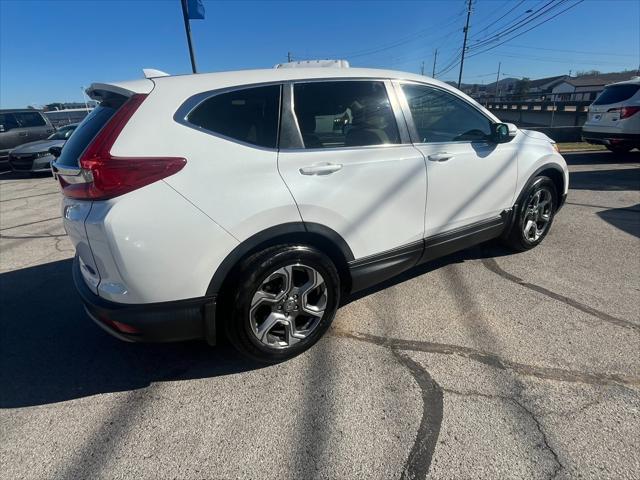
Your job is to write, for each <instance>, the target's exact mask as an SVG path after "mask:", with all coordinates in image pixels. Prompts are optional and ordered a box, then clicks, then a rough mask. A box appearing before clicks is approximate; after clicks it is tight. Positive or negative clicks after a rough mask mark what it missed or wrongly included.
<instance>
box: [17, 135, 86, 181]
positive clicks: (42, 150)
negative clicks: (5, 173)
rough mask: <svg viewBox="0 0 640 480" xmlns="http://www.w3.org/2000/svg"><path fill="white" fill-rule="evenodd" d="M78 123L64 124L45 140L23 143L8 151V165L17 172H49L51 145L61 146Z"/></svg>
mask: <svg viewBox="0 0 640 480" xmlns="http://www.w3.org/2000/svg"><path fill="white" fill-rule="evenodd" d="M77 126H78V124H72V125H65V126H64V127H60V128H59V129H58V131H56V132H55V133H53V134H51V135H50V136H49V137H48V138H47V139H45V140H36V141H35V142H29V143H24V144H22V145H20V146H19V147H17V148H14V149H13V150H11V152H9V166H10V167H11V169H12V170H14V171H19V172H30V173H39V172H51V162H52V161H53V160H54V157H53V155H51V153H49V149H50V148H51V147H62V146H63V145H64V144H65V142H66V141H67V139H68V138H69V137H70V136H71V134H72V133H73V131H74V130H75V129H76V127H77Z"/></svg>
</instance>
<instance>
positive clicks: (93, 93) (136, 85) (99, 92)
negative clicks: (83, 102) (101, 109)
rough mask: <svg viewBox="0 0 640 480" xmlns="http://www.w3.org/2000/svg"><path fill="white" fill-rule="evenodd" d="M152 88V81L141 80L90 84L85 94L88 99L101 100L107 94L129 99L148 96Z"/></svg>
mask: <svg viewBox="0 0 640 480" xmlns="http://www.w3.org/2000/svg"><path fill="white" fill-rule="evenodd" d="M153 87H155V83H153V81H151V80H149V79H147V78H143V79H139V80H131V81H128V82H116V83H92V84H91V86H90V87H89V88H87V90H86V92H87V95H88V96H89V97H90V98H92V99H94V100H102V99H103V98H104V97H105V96H107V95H108V94H109V93H115V94H118V95H124V96H125V97H130V96H132V95H135V94H136V93H141V94H148V93H150V92H151V90H153Z"/></svg>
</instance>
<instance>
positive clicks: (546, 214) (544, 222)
mask: <svg viewBox="0 0 640 480" xmlns="http://www.w3.org/2000/svg"><path fill="white" fill-rule="evenodd" d="M552 212H553V196H552V195H551V191H550V190H549V189H547V188H545V187H540V188H537V189H536V190H535V191H534V192H533V193H532V194H531V195H530V196H529V198H528V199H527V203H526V210H525V211H524V221H523V226H522V233H523V234H524V238H525V239H526V240H527V241H528V242H531V243H533V242H537V241H538V240H539V239H540V237H542V236H543V235H544V233H545V232H546V231H547V228H549V223H550V222H551V214H552Z"/></svg>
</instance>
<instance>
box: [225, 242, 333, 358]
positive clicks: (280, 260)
mask: <svg viewBox="0 0 640 480" xmlns="http://www.w3.org/2000/svg"><path fill="white" fill-rule="evenodd" d="M235 286H236V288H235V295H233V296H231V301H232V303H231V306H230V312H229V315H228V318H227V319H226V321H225V327H226V328H225V330H226V333H227V336H228V338H229V340H230V341H231V343H232V344H233V346H234V347H236V349H237V350H238V351H240V353H242V354H244V355H246V356H248V357H250V358H252V359H254V360H258V361H261V362H267V363H275V362H280V361H283V360H286V359H289V358H291V357H294V356H296V355H298V354H300V353H302V352H303V351H305V350H307V349H308V348H310V347H311V346H312V345H313V344H314V343H316V342H317V341H318V340H319V339H320V337H321V336H322V335H323V334H324V332H326V330H327V329H328V328H329V326H330V325H331V322H332V321H333V318H334V316H335V313H336V310H337V308H338V304H339V302H340V280H339V276H338V272H337V270H336V267H335V266H334V264H333V262H332V261H331V260H330V259H329V258H328V257H327V256H326V255H324V254H323V253H322V252H320V251H318V250H316V249H315V248H312V247H308V246H301V245H280V246H276V247H271V248H268V249H266V250H263V251H262V252H259V253H257V254H254V255H252V256H251V257H249V258H248V259H246V260H245V261H244V262H242V264H241V265H240V268H239V271H238V277H237V282H236V283H235Z"/></svg>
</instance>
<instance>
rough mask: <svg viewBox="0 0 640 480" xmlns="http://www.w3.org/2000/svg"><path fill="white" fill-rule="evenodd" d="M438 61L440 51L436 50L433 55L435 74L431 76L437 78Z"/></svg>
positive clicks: (432, 73)
mask: <svg viewBox="0 0 640 480" xmlns="http://www.w3.org/2000/svg"><path fill="white" fill-rule="evenodd" d="M437 59H438V49H437V48H436V51H435V53H434V54H433V72H431V76H432V77H433V78H436V60H437Z"/></svg>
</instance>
